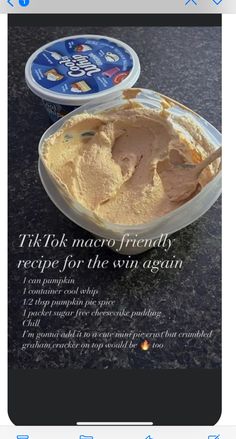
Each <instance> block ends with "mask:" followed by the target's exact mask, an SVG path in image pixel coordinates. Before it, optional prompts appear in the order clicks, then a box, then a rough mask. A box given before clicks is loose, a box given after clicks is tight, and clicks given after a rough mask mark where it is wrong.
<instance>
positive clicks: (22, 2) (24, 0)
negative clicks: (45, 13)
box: [19, 0, 30, 8]
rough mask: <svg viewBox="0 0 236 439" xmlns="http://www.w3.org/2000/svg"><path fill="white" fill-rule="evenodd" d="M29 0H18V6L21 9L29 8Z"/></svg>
mask: <svg viewBox="0 0 236 439" xmlns="http://www.w3.org/2000/svg"><path fill="white" fill-rule="evenodd" d="M29 4H30V0H19V5H20V6H22V8H26V6H29Z"/></svg>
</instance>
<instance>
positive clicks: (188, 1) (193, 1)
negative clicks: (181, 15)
mask: <svg viewBox="0 0 236 439" xmlns="http://www.w3.org/2000/svg"><path fill="white" fill-rule="evenodd" d="M189 3H191V4H192V3H193V4H194V5H195V6H197V0H185V6H187V5H189Z"/></svg>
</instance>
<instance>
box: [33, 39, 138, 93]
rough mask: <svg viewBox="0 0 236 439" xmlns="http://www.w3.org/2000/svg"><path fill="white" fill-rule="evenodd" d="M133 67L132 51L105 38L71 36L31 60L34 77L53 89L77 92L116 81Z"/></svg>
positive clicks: (106, 86) (99, 88) (103, 87)
mask: <svg viewBox="0 0 236 439" xmlns="http://www.w3.org/2000/svg"><path fill="white" fill-rule="evenodd" d="M132 68H133V58H132V55H131V54H130V53H129V52H128V51H127V50H125V48H124V47H122V46H119V45H118V44H116V43H115V42H113V41H111V40H109V39H106V38H100V39H95V38H82V37H81V38H79V37H78V38H71V39H66V40H62V41H58V42H55V43H53V44H52V45H49V46H47V48H45V49H43V50H42V52H40V53H39V54H38V55H37V57H36V58H35V59H34V61H33V62H32V66H31V72H32V76H33V78H34V80H35V81H36V82H37V83H38V84H39V85H41V86H42V87H44V88H46V89H48V90H50V91H52V92H56V93H62V94H67V95H68V94H69V95H81V94H83V95H84V94H92V93H98V92H100V91H104V90H107V89H109V88H112V87H114V86H116V85H118V84H120V83H121V82H122V81H123V80H124V79H125V78H127V77H128V75H129V74H130V72H131V70H132Z"/></svg>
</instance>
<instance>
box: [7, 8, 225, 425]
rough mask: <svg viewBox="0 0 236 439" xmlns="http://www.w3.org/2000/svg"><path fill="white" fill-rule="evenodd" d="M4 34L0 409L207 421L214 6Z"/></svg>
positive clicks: (210, 398) (215, 304) (217, 242)
mask: <svg viewBox="0 0 236 439" xmlns="http://www.w3.org/2000/svg"><path fill="white" fill-rule="evenodd" d="M8 37H9V53H8V55H9V327H8V328H9V329H8V331H9V376H8V385H9V415H10V418H11V420H12V421H13V422H14V423H16V424H20V425H75V424H76V422H89V421H96V422H102V421H105V420H106V421H108V422H109V421H112V422H114V421H115V422H122V421H130V420H132V421H140V420H142V421H146V422H152V423H154V424H155V425H212V424H214V423H216V422H217V420H218V419H219V417H220V413H221V201H220V193H221V170H220V147H221V134H220V131H221V39H222V38H221V15H208V16H207V15H204V14H203V15H198V14H195V15H191V14H190V15H189V14H188V15H187V14H186V15H180V14H176V15H158V14H153V15H145V14H144V15H135V14H134V15H125V14H118V15H109V14H107V15H101V14H98V15H84V14H82V15H79V14H74V15H71V14H67V15H60V14H58V15H56V14H55V15H54V14H43V15H40V14H37V15H31V14H25V15H23V14H11V15H9V22H8ZM216 150H217V151H218V152H217V154H215V156H214V157H212V159H211V155H212V154H213V153H214V151H216ZM209 157H210V159H209ZM207 159H209V160H208V161H206V162H204V165H202V163H203V161H204V160H207Z"/></svg>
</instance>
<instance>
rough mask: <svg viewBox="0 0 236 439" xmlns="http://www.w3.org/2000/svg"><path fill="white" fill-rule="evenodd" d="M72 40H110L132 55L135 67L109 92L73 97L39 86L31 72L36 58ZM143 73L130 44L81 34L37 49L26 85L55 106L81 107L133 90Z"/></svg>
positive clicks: (33, 54) (29, 63)
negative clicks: (53, 45)
mask: <svg viewBox="0 0 236 439" xmlns="http://www.w3.org/2000/svg"><path fill="white" fill-rule="evenodd" d="M72 38H94V39H97V40H98V39H101V38H106V39H107V40H110V41H111V42H113V43H116V44H117V45H118V46H121V47H123V48H124V49H125V50H126V51H127V52H129V53H130V55H131V56H132V58H133V67H132V70H131V72H130V73H129V75H128V76H127V78H125V79H124V80H123V81H122V82H121V83H120V84H117V85H114V87H112V88H109V89H107V90H103V91H100V92H97V93H94V94H90V95H84V96H72V95H69V94H63V93H58V92H53V91H50V90H48V89H46V88H44V87H42V86H41V85H39V84H38V83H37V82H36V81H35V80H34V78H33V76H32V72H31V66H32V63H33V61H34V59H35V58H36V56H37V55H38V54H39V53H41V52H42V51H43V50H44V49H46V48H47V47H49V46H51V45H52V44H54V43H57V42H59V41H65V40H70V39H72ZM140 72H141V67H140V61H139V57H138V55H137V53H136V52H135V50H134V49H133V48H132V47H131V46H129V45H128V44H126V43H124V42H123V41H121V40H118V39H116V38H112V37H108V36H106V35H96V34H81V35H72V36H68V37H63V38H59V39H57V40H53V41H50V42H49V43H46V44H44V45H43V46H41V47H40V48H39V49H37V50H36V51H35V52H34V53H32V55H31V56H30V57H29V59H28V61H27V63H26V66H25V80H26V84H27V85H28V87H29V89H30V90H31V91H32V92H33V93H34V94H35V95H36V96H38V97H40V98H41V99H44V100H46V101H48V102H52V103H54V104H61V105H71V106H79V105H82V104H85V103H88V102H91V101H92V100H95V99H98V98H103V97H105V96H107V95H113V96H114V95H115V94H117V93H119V91H121V90H123V89H125V88H131V87H132V86H133V85H134V84H135V83H136V82H137V80H138V78H139V76H140Z"/></svg>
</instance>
